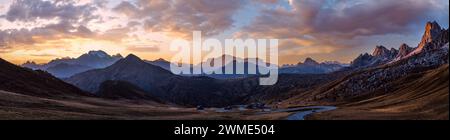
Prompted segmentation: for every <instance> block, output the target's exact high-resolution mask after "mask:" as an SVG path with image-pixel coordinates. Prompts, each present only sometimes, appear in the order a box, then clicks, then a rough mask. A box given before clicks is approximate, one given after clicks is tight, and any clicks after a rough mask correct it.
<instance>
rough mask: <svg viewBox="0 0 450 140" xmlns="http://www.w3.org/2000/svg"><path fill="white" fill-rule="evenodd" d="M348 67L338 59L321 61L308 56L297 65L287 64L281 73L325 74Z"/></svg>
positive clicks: (281, 69)
mask: <svg viewBox="0 0 450 140" xmlns="http://www.w3.org/2000/svg"><path fill="white" fill-rule="evenodd" d="M344 67H346V65H345V64H342V63H340V62H337V61H326V62H323V63H319V62H317V61H316V60H314V59H312V58H309V57H308V58H306V59H305V61H304V62H299V63H298V64H297V65H285V66H283V67H281V68H280V73H285V74H325V73H331V72H334V71H338V70H340V69H342V68H344Z"/></svg>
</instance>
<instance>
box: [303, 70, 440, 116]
mask: <svg viewBox="0 0 450 140" xmlns="http://www.w3.org/2000/svg"><path fill="white" fill-rule="evenodd" d="M448 72H449V67H448V65H444V66H442V67H440V68H438V69H435V70H430V71H427V72H423V73H418V74H414V75H410V76H407V77H403V78H401V79H398V80H396V81H393V82H392V84H393V85H394V86H395V87H396V88H395V89H396V90H394V91H391V92H390V93H388V94H384V93H382V94H380V93H377V92H380V91H375V92H374V93H371V95H379V96H375V97H367V99H364V100H359V101H355V102H349V103H345V104H342V105H339V107H340V109H337V110H334V111H329V112H323V113H318V114H314V115H311V116H309V117H308V119H446V120H448V119H449V118H448V117H449V114H448V112H449V111H448V110H449V106H448V104H449V97H448V95H449V86H448V84H449V78H448V76H449V75H448ZM360 99H361V98H360Z"/></svg>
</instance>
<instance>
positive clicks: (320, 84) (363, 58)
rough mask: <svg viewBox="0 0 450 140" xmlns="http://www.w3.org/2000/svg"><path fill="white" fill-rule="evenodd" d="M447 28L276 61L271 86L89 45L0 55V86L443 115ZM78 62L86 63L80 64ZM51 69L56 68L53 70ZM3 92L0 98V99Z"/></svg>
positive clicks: (340, 113) (430, 26)
mask: <svg viewBox="0 0 450 140" xmlns="http://www.w3.org/2000/svg"><path fill="white" fill-rule="evenodd" d="M448 35H449V33H448V29H442V28H441V27H440V26H439V24H437V23H436V22H428V23H427V24H426V27H425V32H424V35H423V36H422V40H421V42H420V43H419V44H418V45H417V47H414V48H413V47H409V46H408V45H406V44H402V45H401V46H400V47H399V49H398V50H397V49H395V48H391V49H388V48H386V47H384V46H376V47H375V48H374V51H373V53H371V54H368V53H364V54H361V55H360V56H358V57H357V58H356V59H355V60H354V61H352V63H351V64H350V65H349V66H346V65H345V64H340V63H337V62H323V63H319V62H317V61H315V60H313V59H311V58H307V59H306V60H305V61H304V62H302V63H299V64H297V65H292V66H285V67H282V68H281V69H280V75H279V79H278V83H277V84H275V85H273V86H260V85H259V84H258V82H259V81H258V78H259V77H260V76H261V75H246V74H244V76H243V77H208V76H206V75H191V76H184V75H175V74H173V73H171V72H170V71H169V70H168V68H169V67H170V62H168V61H165V60H163V59H159V60H155V61H146V60H142V59H141V58H139V57H137V56H135V55H133V54H130V55H128V56H126V57H125V58H122V57H121V56H120V55H115V56H110V55H107V54H106V53H104V52H103V53H102V52H100V51H92V52H89V53H87V54H84V55H82V56H80V57H78V58H74V59H72V58H70V59H69V58H65V59H57V60H53V61H51V62H49V63H48V64H43V65H36V64H34V63H27V64H24V65H23V66H26V67H29V68H33V69H36V70H32V69H28V68H23V67H20V66H16V65H14V64H11V63H9V62H7V61H5V60H2V59H0V91H1V92H0V93H1V95H3V94H6V93H7V94H8V95H10V94H13V93H14V94H15V93H17V94H23V95H27V96H31V97H40V98H51V99H57V100H58V101H59V100H61V101H62V100H65V99H66V98H72V99H73V98H95V99H105V100H101V101H100V103H101V104H106V106H108V105H109V104H113V103H117V102H122V101H123V100H126V101H130V100H131V101H141V100H144V101H151V102H157V103H158V104H159V103H160V104H170V105H179V106H184V107H193V106H198V105H200V106H206V107H225V106H231V105H241V104H252V103H266V104H268V105H271V106H276V107H286V108H292V107H296V106H313V105H334V106H338V107H339V108H338V109H337V110H335V111H331V112H326V113H317V114H315V115H313V116H311V118H327V116H333V117H334V118H337V119H339V118H344V119H345V118H352V117H354V116H357V115H358V114H359V115H361V118H363V119H364V118H378V119H382V118H383V117H385V118H387V119H389V118H409V119H421V118H427V119H445V118H447V119H448V108H449V107H448V92H444V91H448V77H447V76H448V61H449V60H448V59H449V55H448V53H449V36H448ZM222 57H227V56H222ZM236 59H240V58H233V59H231V60H233V61H230V62H227V63H224V66H226V65H228V64H232V63H237V62H240V63H245V64H249V62H251V61H248V60H249V59H242V60H239V61H236ZM89 60H90V61H89ZM257 61H259V60H257ZM204 63H205V62H204ZM205 64H207V63H205ZM58 65H61V66H58ZM64 65H66V66H64ZM67 65H68V66H67ZM254 65H257V64H254ZM168 66H169V67H168ZM54 67H56V68H54ZM67 67H77V68H80V69H79V72H76V73H75V71H78V70H77V69H75V70H74V68H67ZM81 67H86V69H83V71H81ZM40 69H44V70H46V71H44V70H40ZM52 69H57V70H61V71H59V73H56V74H52V73H50V70H52ZM222 69H224V67H222ZM246 69H248V68H247V67H246ZM70 70H73V72H72V71H70ZM67 71H69V72H67ZM62 72H65V73H62ZM53 75H55V76H56V75H59V76H61V75H64V76H63V77H65V76H67V75H71V76H70V77H66V78H61V79H64V81H63V80H60V79H58V78H56V77H54V76H53ZM232 76H234V75H232ZM241 76H242V75H241ZM4 91H5V92H4ZM9 92H12V93H9ZM0 97H2V98H3V96H0ZM31 97H30V98H31ZM2 98H0V104H2V101H3V100H6V99H2ZM91 100H94V99H88V101H83V102H82V103H81V102H79V103H78V104H84V102H90V104H89V105H85V106H86V107H88V106H92V104H93V103H91V102H92V101H91ZM110 100H112V101H110ZM72 104H73V103H72ZM95 104H99V103H97V102H96V103H95ZM127 104H128V103H127ZM0 109H2V108H0ZM77 110H80V109H77ZM81 110H82V109H81ZM83 111H84V110H83ZM130 111H131V110H130ZM84 113H86V112H84ZM87 113H92V112H89V111H87ZM324 114H325V115H326V116H323V115H324ZM348 114H350V115H352V116H349V115H348ZM379 114H381V115H379ZM427 114H433V115H427ZM415 115H416V116H415ZM328 119H329V118H328Z"/></svg>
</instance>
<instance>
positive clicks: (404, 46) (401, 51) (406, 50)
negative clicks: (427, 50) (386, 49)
mask: <svg viewBox="0 0 450 140" xmlns="http://www.w3.org/2000/svg"><path fill="white" fill-rule="evenodd" d="M412 51H413V48H412V47H409V46H408V45H407V44H405V43H403V44H402V45H400V48H399V51H398V55H397V57H398V58H402V57H405V56H406V55H408V54H409V53H411V52H412Z"/></svg>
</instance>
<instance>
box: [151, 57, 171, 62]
mask: <svg viewBox="0 0 450 140" xmlns="http://www.w3.org/2000/svg"><path fill="white" fill-rule="evenodd" d="M154 62H169V61H167V60H166V59H163V58H159V59H156V60H154Z"/></svg>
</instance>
